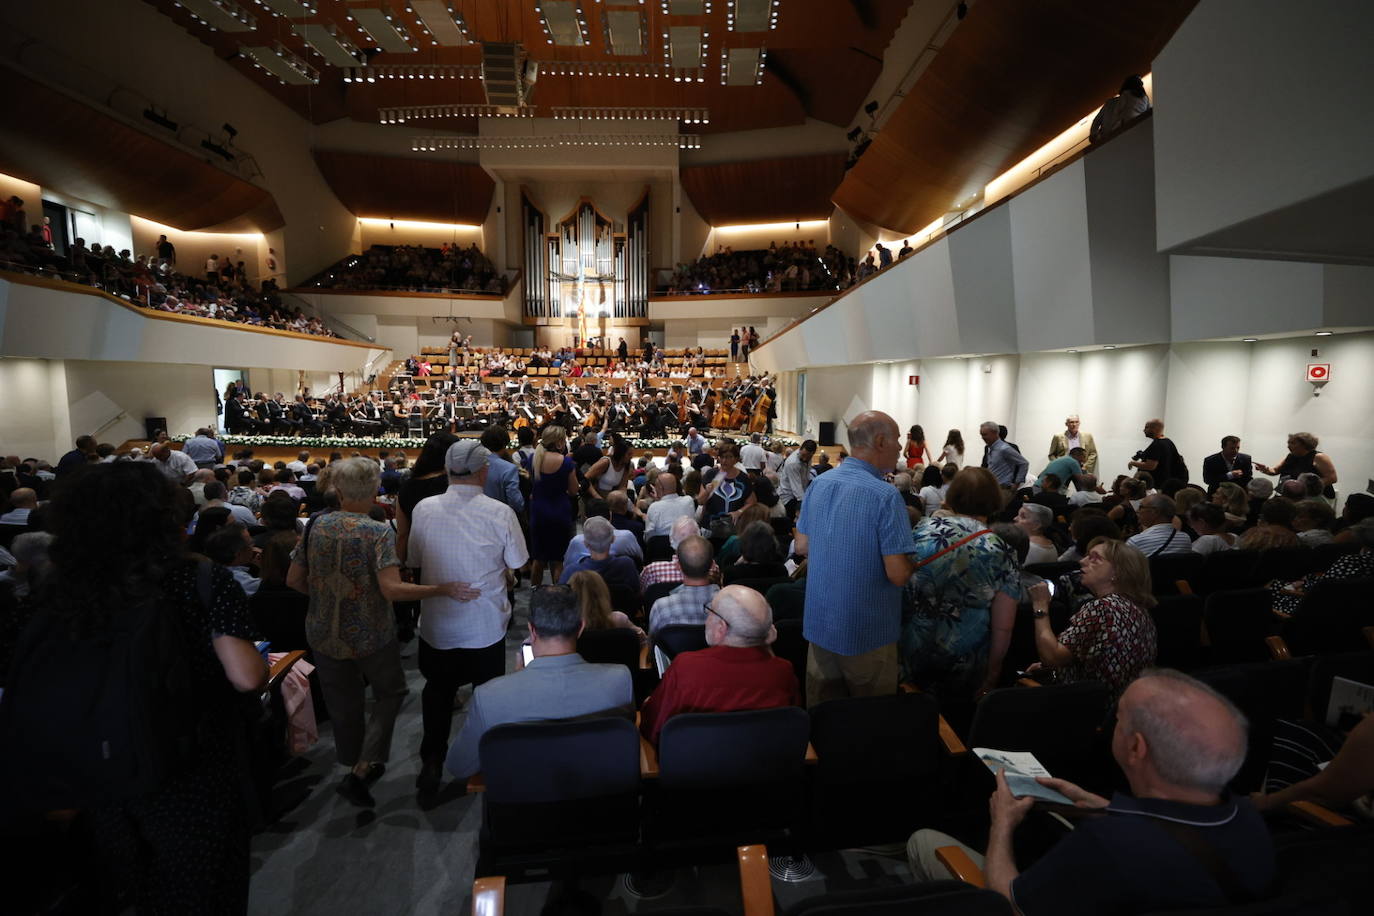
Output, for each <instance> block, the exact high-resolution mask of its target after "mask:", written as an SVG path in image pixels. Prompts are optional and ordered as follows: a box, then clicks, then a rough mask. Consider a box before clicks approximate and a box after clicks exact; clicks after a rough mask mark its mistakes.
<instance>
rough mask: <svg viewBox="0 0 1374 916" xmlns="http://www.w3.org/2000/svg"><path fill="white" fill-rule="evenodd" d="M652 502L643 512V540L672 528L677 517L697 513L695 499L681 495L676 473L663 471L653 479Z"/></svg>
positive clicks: (665, 534)
mask: <svg viewBox="0 0 1374 916" xmlns="http://www.w3.org/2000/svg"><path fill="white" fill-rule="evenodd" d="M652 489H653V492H654V496H655V499H654V502H653V504H652V505H650V506H649V511H648V512H646V513H645V514H644V540H646V541H647V540H648V539H649V538H652V537H658V536H659V535H663V536H664V537H666V536H667V535H668V534H669V533H670V532H671V531H672V530H673V522H675V521H676V520H677V519H679V518H685V517H688V516H690V517H692V518H695V517H696V514H697V503H696V500H694V499H692V497H690V496H683V495H682V491H681V490H680V489H679V484H678V479H677V475H675V474H669V473H668V472H667V471H664V472H663V473H662V474H659V475H658V477H657V478H656V479H655V480H654V485H653V488H652Z"/></svg>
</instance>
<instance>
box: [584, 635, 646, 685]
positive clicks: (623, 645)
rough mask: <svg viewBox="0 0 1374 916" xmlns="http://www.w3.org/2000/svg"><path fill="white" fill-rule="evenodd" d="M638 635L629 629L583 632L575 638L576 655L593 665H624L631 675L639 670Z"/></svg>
mask: <svg viewBox="0 0 1374 916" xmlns="http://www.w3.org/2000/svg"><path fill="white" fill-rule="evenodd" d="M639 652H640V644H639V634H638V633H636V632H635V631H634V630H631V629H630V628H629V627H611V628H608V629H605V630H583V631H582V635H581V636H579V637H577V654H578V655H581V656H582V658H583V659H585V660H586V661H589V662H593V663H601V664H607V665H624V666H625V667H626V668H629V669H630V672H631V673H632V674H633V673H634V672H635V671H636V670H637V669H638V668H639Z"/></svg>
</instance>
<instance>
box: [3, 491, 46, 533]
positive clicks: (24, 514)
mask: <svg viewBox="0 0 1374 916" xmlns="http://www.w3.org/2000/svg"><path fill="white" fill-rule="evenodd" d="M37 508H38V492H37V491H36V490H34V489H32V488H30V487H18V488H16V489H15V490H14V492H12V493H10V511H8V512H6V513H5V514H4V515H0V525H27V524H28V523H29V513H30V512H32V511H33V510H34V509H37Z"/></svg>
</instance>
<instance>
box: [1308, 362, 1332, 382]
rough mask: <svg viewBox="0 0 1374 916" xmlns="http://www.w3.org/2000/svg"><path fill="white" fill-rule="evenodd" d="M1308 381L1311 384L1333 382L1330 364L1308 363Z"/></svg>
mask: <svg viewBox="0 0 1374 916" xmlns="http://www.w3.org/2000/svg"><path fill="white" fill-rule="evenodd" d="M1307 380H1308V381H1309V382H1329V381H1331V364H1330V363H1308V364H1307Z"/></svg>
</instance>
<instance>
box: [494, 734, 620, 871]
mask: <svg viewBox="0 0 1374 916" xmlns="http://www.w3.org/2000/svg"><path fill="white" fill-rule="evenodd" d="M480 753H481V759H482V771H483V779H484V781H485V783H486V791H485V793H484V796H485V797H484V798H483V804H482V830H481V834H480V839H479V844H480V851H479V853H478V859H477V875H478V876H482V875H489V874H504V875H511V876H525V875H530V876H532V877H534V876H538V875H537V873H538V872H554V873H562V874H567V873H570V872H571V873H576V872H579V871H582V870H584V869H586V870H602V869H603V868H604V869H606V870H611V871H622V870H625V869H628V868H632V867H634V866H635V865H636V864H637V862H638V859H637V858H636V853H637V845H638V839H639V785H640V784H639V732H638V730H637V729H636V728H635V726H634V723H633V722H631V721H629V720H628V719H624V718H618V717H617V718H609V717H608V718H600V719H585V720H580V721H576V722H528V723H520V724H514V725H500V726H497V727H496V728H493V729H491V730H490V731H489V732H487V733H486V734H485V735H483V736H482V742H481V746H480Z"/></svg>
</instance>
